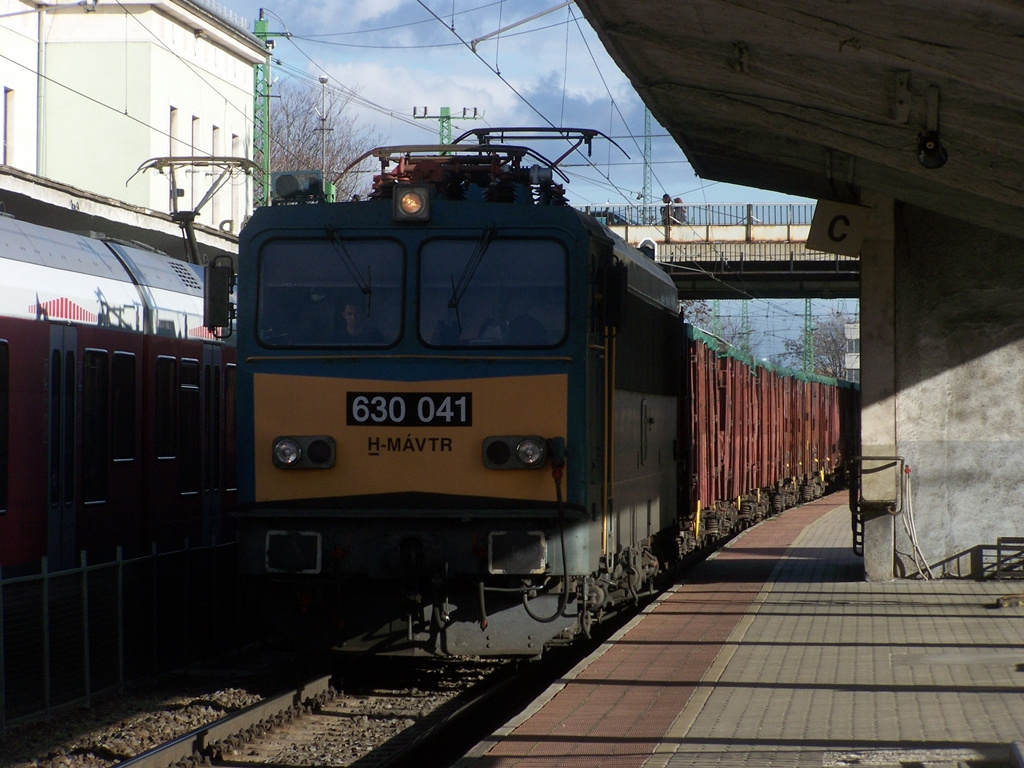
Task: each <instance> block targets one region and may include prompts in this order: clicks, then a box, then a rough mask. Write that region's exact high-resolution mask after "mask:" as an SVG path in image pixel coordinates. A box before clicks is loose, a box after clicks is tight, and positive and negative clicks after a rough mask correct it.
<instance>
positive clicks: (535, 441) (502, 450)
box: [482, 435, 548, 469]
mask: <svg viewBox="0 0 1024 768" xmlns="http://www.w3.org/2000/svg"><path fill="white" fill-rule="evenodd" d="M482 458H483V462H484V466H485V467H487V468H488V469H539V468H540V467H543V466H544V465H545V464H546V463H547V461H548V443H547V440H545V439H544V438H543V437H540V436H539V435H492V436H491V437H485V438H484V444H483V456H482Z"/></svg>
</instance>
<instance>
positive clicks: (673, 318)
mask: <svg viewBox="0 0 1024 768" xmlns="http://www.w3.org/2000/svg"><path fill="white" fill-rule="evenodd" d="M600 135H601V134H599V133H598V132H597V131H589V130H575V129H554V130H547V129H525V130H523V129H489V130H483V131H473V132H470V133H469V134H467V135H466V136H463V137H460V138H459V139H458V140H456V141H455V142H454V143H453V144H451V145H445V146H434V147H422V146H415V147H409V146H403V147H385V148H381V149H377V150H374V151H373V152H372V153H370V154H371V155H372V156H373V157H375V158H376V159H378V160H379V161H380V167H381V170H380V174H379V175H378V176H376V177H375V184H374V189H373V192H372V194H371V196H370V197H369V199H367V200H362V201H349V202H343V203H332V204H326V203H321V204H315V205H302V204H292V205H274V206H270V207H266V208H262V209H260V210H258V211H256V212H255V214H254V215H253V217H252V219H251V220H250V221H249V223H248V224H247V225H246V227H245V228H244V229H243V231H242V234H241V240H240V255H239V274H238V285H237V291H238V326H237V327H238V342H237V344H238V353H239V369H238V404H239V417H238V419H239V424H238V429H239V449H238V450H239V509H238V513H237V524H238V535H239V549H240V564H241V569H242V572H243V574H244V575H245V576H246V577H247V578H249V579H250V580H251V582H252V584H251V591H250V594H252V595H258V602H259V605H258V606H255V607H259V608H263V609H266V610H267V611H268V616H269V617H270V618H271V619H272V620H273V621H276V622H286V623H287V624H288V625H289V626H290V627H291V628H292V629H295V628H298V627H301V628H302V630H301V631H302V632H303V633H310V634H309V636H310V637H317V638H323V639H324V640H327V641H329V642H330V643H331V644H333V646H334V647H335V648H337V649H340V650H345V651H352V652H360V651H369V652H374V653H394V654H404V653H408V654H419V653H427V654H452V655H481V656H485V655H501V656H514V655H525V656H534V655H538V654H540V653H541V651H542V649H543V648H544V647H545V645H547V644H549V643H551V642H555V641H559V640H563V639H568V638H571V637H573V636H575V635H578V634H579V633H581V632H587V631H589V627H590V625H591V623H592V622H593V621H598V620H601V619H602V618H603V617H605V616H607V615H608V614H609V613H610V612H612V611H614V610H615V609H616V607H618V606H621V605H623V604H626V603H632V602H635V601H636V600H637V599H638V598H639V597H640V596H641V595H642V594H643V593H645V592H647V591H649V590H650V589H651V587H652V582H653V580H654V577H655V576H656V574H657V573H658V570H659V558H658V555H659V552H660V551H665V552H673V551H675V547H676V539H677V461H676V459H677V456H676V453H677V448H678V446H677V442H676V428H677V423H678V412H677V399H678V391H679V359H680V352H681V345H682V343H683V341H682V340H683V326H682V324H681V323H680V320H679V316H678V301H677V294H676V289H675V286H674V285H673V283H672V281H671V280H670V279H669V278H668V277H667V276H666V275H665V274H664V273H663V271H662V270H661V269H659V268H658V267H657V265H655V264H654V263H653V262H652V261H651V260H650V258H648V257H647V256H645V255H644V254H643V253H641V252H639V251H637V250H636V249H634V248H632V247H630V246H628V245H627V244H626V243H625V242H624V241H623V240H622V239H621V238H619V237H617V236H616V235H614V234H613V233H612V232H611V231H610V230H608V229H606V228H605V227H602V226H601V225H600V224H598V223H597V222H596V221H595V220H594V219H592V218H591V217H589V216H588V215H586V214H583V213H581V212H579V211H577V210H575V209H573V208H572V207H570V206H569V205H568V204H567V201H566V197H565V193H564V187H563V186H562V184H561V183H559V181H560V179H559V177H560V176H561V174H562V172H561V170H560V169H559V163H560V162H561V161H562V160H563V159H564V158H565V157H567V156H568V155H569V154H570V153H571V152H572V151H573V150H576V149H580V148H582V147H583V146H584V145H585V146H586V148H588V149H589V147H590V145H591V142H592V141H593V140H594V139H595V138H597V137H599V136H600ZM541 138H544V139H552V138H553V139H557V140H559V141H561V142H564V143H566V146H567V147H568V149H567V151H566V152H564V153H563V154H562V155H561V157H559V158H558V159H557V160H555V161H550V160H548V159H546V158H545V157H544V156H543V155H541V154H539V153H537V152H535V151H534V150H533V149H531V148H529V147H528V146H526V145H525V144H519V143H514V142H513V139H516V140H518V141H523V142H525V141H529V140H532V139H541ZM561 180H565V179H564V177H561ZM321 633H323V634H321Z"/></svg>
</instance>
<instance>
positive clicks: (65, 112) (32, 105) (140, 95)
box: [0, 0, 266, 240]
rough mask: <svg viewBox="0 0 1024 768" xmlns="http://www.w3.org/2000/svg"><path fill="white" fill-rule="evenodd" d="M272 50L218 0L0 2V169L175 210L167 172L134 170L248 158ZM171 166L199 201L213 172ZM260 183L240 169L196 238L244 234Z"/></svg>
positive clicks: (184, 198) (202, 218)
mask: <svg viewBox="0 0 1024 768" xmlns="http://www.w3.org/2000/svg"><path fill="white" fill-rule="evenodd" d="M265 56H266V51H265V50H264V48H263V46H262V45H261V43H260V41H259V39H257V38H256V37H255V36H254V35H252V34H251V33H249V32H247V31H246V30H245V26H244V22H243V20H242V19H238V18H237V17H232V15H231V14H229V13H228V12H227V11H224V10H221V9H220V8H219V7H218V6H217V4H216V3H215V2H212V1H210V0H195V1H193V0H150V1H149V2H140V1H138V0H81V1H78V0H64V1H63V2H50V3H45V2H28V1H26V0H0V86H2V88H3V98H2V103H0V128H2V133H3V147H2V157H0V160H2V163H3V165H4V166H7V167H8V168H7V169H0V171H2V170H8V171H10V172H11V173H12V174H14V175H15V176H17V178H18V179H19V180H21V181H24V179H25V178H26V177H27V176H29V175H34V176H38V177H42V178H43V179H46V180H47V184H48V186H49V187H53V185H57V186H58V187H67V188H70V189H71V190H72V191H75V192H81V193H84V195H83V196H84V197H86V198H91V197H92V196H98V197H100V198H107V199H109V201H110V202H111V203H112V204H113V205H114V206H115V207H121V208H127V209H132V210H136V209H137V210H139V211H141V212H147V211H149V212H156V213H159V214H167V213H169V212H170V211H171V210H172V200H171V186H170V184H169V180H168V177H167V176H166V175H161V174H160V173H159V172H157V171H155V170H148V171H145V172H143V173H137V171H138V169H139V167H140V166H141V165H142V164H144V163H145V162H146V161H148V160H151V159H153V158H159V157H168V156H202V157H211V156H216V157H223V156H234V157H243V158H248V159H251V158H252V153H253V150H252V146H253V66H254V65H256V64H258V63H261V62H263V61H264V60H265ZM175 174H176V178H175V182H176V183H175V186H176V187H177V189H178V190H179V191H178V193H177V201H176V202H177V207H178V209H179V210H191V209H192V208H193V207H194V205H195V204H197V203H198V202H199V201H200V200H201V199H202V198H203V196H204V195H205V194H206V192H207V190H209V189H210V187H211V185H212V183H213V181H214V180H215V178H216V175H217V171H216V170H215V169H212V168H210V167H208V166H204V167H196V168H186V167H178V168H176V169H175ZM252 185H253V180H252V178H251V177H250V176H248V175H246V174H244V173H241V172H236V173H235V174H234V175H233V177H232V179H231V181H230V182H229V183H228V184H226V185H225V186H224V187H223V188H222V190H221V191H220V192H218V193H217V194H216V195H215V196H214V197H213V199H212V200H210V201H209V202H207V203H206V204H205V205H204V206H203V207H202V209H201V210H200V212H199V216H198V218H197V219H196V223H197V225H198V228H199V230H200V232H199V234H200V236H201V238H202V237H206V238H207V239H208V240H209V239H210V238H213V239H216V236H217V234H218V232H221V233H224V234H237V232H238V230H239V229H240V227H241V225H242V223H243V221H244V220H245V218H246V217H247V216H248V215H249V214H250V213H251V211H252V197H253V189H252ZM2 187H3V185H0V194H2ZM54 197H55V198H56V200H57V204H58V205H59V201H60V197H61V195H60V194H59V193H57V194H55V195H54ZM121 204H123V205H121ZM78 205H79V210H80V209H81V202H79V204H78ZM71 207H72V208H73V206H71ZM16 215H17V214H16ZM40 223H51V224H52V225H56V224H55V223H53V222H40ZM108 229H109V228H108ZM203 230H207V231H206V232H205V233H204V232H203ZM108 233H109V232H108Z"/></svg>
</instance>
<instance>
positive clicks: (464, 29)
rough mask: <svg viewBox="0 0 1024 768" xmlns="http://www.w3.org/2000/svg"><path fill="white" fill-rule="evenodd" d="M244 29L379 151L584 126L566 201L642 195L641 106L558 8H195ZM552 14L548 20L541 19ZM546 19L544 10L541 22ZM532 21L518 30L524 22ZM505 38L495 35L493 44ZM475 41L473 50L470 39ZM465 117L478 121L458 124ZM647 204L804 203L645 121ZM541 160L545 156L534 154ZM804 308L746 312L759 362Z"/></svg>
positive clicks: (435, 2) (419, 4)
mask: <svg viewBox="0 0 1024 768" xmlns="http://www.w3.org/2000/svg"><path fill="white" fill-rule="evenodd" d="M204 1H205V2H207V3H208V4H209V3H213V4H217V5H220V6H221V7H223V8H226V9H227V10H230V11H232V12H233V13H235V14H236V15H238V16H240V17H242V18H244V19H247V20H248V27H249V29H250V31H251V30H252V29H253V26H252V24H253V21H254V20H255V19H257V18H259V14H260V9H261V8H263V9H264V18H266V19H267V20H268V21H269V31H270V32H271V33H286V32H287V33H288V34H289V35H290V36H289V37H287V38H278V40H277V42H276V45H275V48H274V52H273V57H274V62H273V64H272V77H273V78H274V79H275V81H276V82H277V83H279V84H280V83H283V82H291V83H292V84H297V85H303V86H305V87H309V88H311V89H313V90H314V91H315V92H316V93H320V89H321V85H320V83H319V82H318V79H319V78H320V77H321V76H326V77H327V78H328V86H327V87H329V88H332V89H333V88H337V89H339V90H340V91H341V92H343V93H346V94H348V95H349V96H350V97H351V103H350V106H349V109H351V110H352V112H353V114H354V115H355V116H356V117H357V119H358V122H359V125H360V126H362V127H363V128H366V129H367V130H368V132H369V133H371V134H373V135H374V136H376V137H379V138H380V141H379V142H375V143H379V144H381V145H384V144H410V143H417V144H429V143H434V142H436V141H437V138H438V121H437V119H436V118H432V119H422V118H414V117H413V109H414V108H415V109H416V111H417V114H419V115H422V114H423V113H424V108H426V113H427V114H428V115H433V116H436V115H438V114H439V112H440V108H441V107H449V108H450V110H451V113H452V114H453V115H454V116H455V118H454V119H453V121H452V134H453V135H454V136H458V135H459V134H460V133H462V132H463V131H465V130H470V129H472V128H479V127H495V126H531V127H532V126H538V125H556V126H571V127H575V128H594V129H597V130H599V131H602V132H603V133H605V134H607V135H609V136H610V137H612V138H613V139H614V140H615V141H616V143H618V144H619V145H620V146H621V147H622V149H623V150H625V152H626V154H628V157H627V156H626V155H624V154H623V153H622V152H621V151H620V150H618V149H615V147H613V146H611V145H609V144H608V143H607V142H598V143H595V147H594V151H593V156H592V158H591V160H592V162H593V165H592V166H590V167H588V166H587V165H586V164H585V163H584V162H583V160H582V159H580V161H579V162H578V164H574V166H573V167H570V168H569V169H567V170H569V172H570V178H571V181H570V183H569V184H568V185H567V187H566V190H567V193H568V197H569V202H570V203H571V204H573V205H588V204H589V205H599V204H601V203H606V202H610V203H613V204H618V205H621V204H626V203H634V202H639V200H638V199H637V195H639V194H640V193H641V192H642V190H643V146H644V106H643V103H642V102H641V101H640V98H639V97H638V96H637V94H636V92H635V91H634V89H633V87H632V85H631V84H630V83H629V81H628V80H627V79H626V77H625V75H623V74H622V72H621V71H620V70H619V68H618V67H617V66H616V65H615V63H614V62H613V61H612V60H611V59H610V58H609V57H608V55H607V54H606V53H605V51H604V48H603V47H602V45H601V43H600V42H599V41H598V39H597V35H596V34H595V33H594V32H593V30H592V29H591V28H590V26H589V25H588V24H587V23H586V21H585V20H584V19H583V16H582V14H581V13H580V11H579V9H577V8H576V7H575V6H574V5H571V4H565V3H563V0H504V1H502V0H276V1H275V2H274V3H273V4H265V3H264V4H261V3H260V2H258V1H257V0H200V2H204ZM552 9H554V10H552ZM544 11H551V12H550V13H546V14H543V15H538V14H542V13H543V12H544ZM535 15H536V18H533V19H532V20H530V21H526V22H525V23H522V24H519V22H523V21H524V20H526V19H530V17H533V16H535ZM499 30H505V31H504V32H502V33H501V34H497V35H494V34H493V33H495V32H498V31H499ZM485 37H486V39H484V40H480V41H479V42H477V43H476V45H475V51H474V46H473V41H475V40H477V39H478V38H485ZM463 108H466V109H467V110H468V111H469V112H470V113H472V111H473V110H474V109H475V110H476V111H477V114H478V115H482V119H480V120H475V121H474V120H466V121H463V120H461V119H459V116H461V114H462V110H463ZM651 136H652V141H651V143H652V153H651V170H652V184H651V193H652V196H653V199H654V200H655V201H657V200H660V198H661V196H662V194H664V193H666V192H667V193H668V194H670V195H671V196H672V197H680V198H682V199H683V201H684V202H686V203H689V204H705V203H768V202H812V201H807V200H804V199H802V198H796V197H791V196H787V195H782V194H779V193H776V192H772V191H768V190H762V189H753V188H749V187H739V186H734V185H729V184H722V183H718V182H714V181H706V180H702V179H699V178H697V177H696V176H695V174H694V173H693V169H692V168H691V167H690V164H689V162H688V161H687V160H686V157H685V156H684V155H683V153H682V151H681V150H680V149H679V148H678V146H676V143H675V142H674V141H673V140H672V139H671V138H670V137H668V135H667V133H666V131H665V130H664V129H663V128H662V127H661V126H659V125H658V124H657V123H656V122H653V121H652V126H651ZM539 149H540V151H542V152H544V153H545V154H549V156H551V155H553V154H554V150H552V151H551V153H548V152H547V151H545V148H544V147H539ZM803 309H804V305H803V301H762V300H755V301H751V302H750V303H749V304H748V308H747V312H748V317H749V319H750V323H751V326H752V327H753V328H755V329H757V330H758V331H759V332H760V335H759V337H758V341H759V346H758V350H757V351H758V354H761V355H765V356H768V355H772V354H776V353H778V352H779V351H781V349H782V345H783V340H784V339H786V338H793V337H799V336H800V335H801V333H802V329H803ZM836 310H839V311H841V312H843V313H844V314H847V315H851V316H852V315H855V314H856V311H857V302H852V301H847V302H834V301H825V300H821V301H815V302H813V314H814V316H815V317H824V316H828V315H830V314H831V313H833V312H835V311H836ZM741 311H742V310H741V308H740V303H739V302H723V303H722V315H723V320H724V321H725V322H729V321H730V319H732V320H734V321H735V322H736V323H738V322H739V316H740V313H741Z"/></svg>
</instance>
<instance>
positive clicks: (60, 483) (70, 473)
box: [47, 325, 78, 571]
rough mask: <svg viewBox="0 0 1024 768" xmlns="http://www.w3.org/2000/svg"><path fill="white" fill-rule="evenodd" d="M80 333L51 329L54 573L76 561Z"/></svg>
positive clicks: (50, 461) (49, 525) (50, 522)
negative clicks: (78, 349) (76, 449)
mask: <svg viewBox="0 0 1024 768" xmlns="http://www.w3.org/2000/svg"><path fill="white" fill-rule="evenodd" d="M77 344H78V330H77V329H76V328H74V327H72V326H65V325H52V326H50V363H49V381H48V392H47V394H48V397H49V403H48V408H49V417H48V432H47V453H48V460H47V477H48V478H49V487H48V498H47V509H48V515H47V530H48V543H47V554H48V557H49V568H50V569H51V570H54V571H58V570H63V569H66V568H72V567H74V566H75V565H76V562H75V550H76V546H75V531H76V522H77V521H76V519H75V504H76V499H75V481H76V474H75V470H76V465H75V456H76V451H75V423H76V417H77V402H76V398H75V395H76V390H77V387H76V370H77V359H76V352H77V348H78V347H77Z"/></svg>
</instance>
